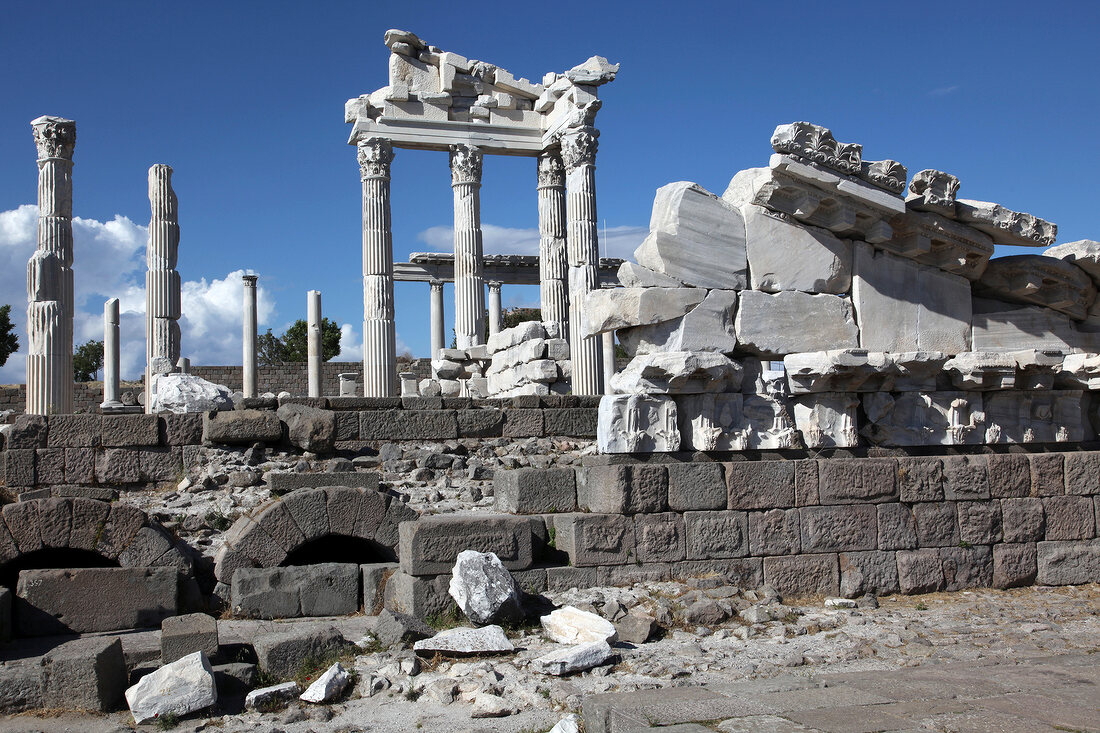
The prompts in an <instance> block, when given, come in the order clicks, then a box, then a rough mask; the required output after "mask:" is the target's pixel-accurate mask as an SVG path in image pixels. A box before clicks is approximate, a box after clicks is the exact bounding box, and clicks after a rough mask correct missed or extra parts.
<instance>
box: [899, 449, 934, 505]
mask: <svg viewBox="0 0 1100 733" xmlns="http://www.w3.org/2000/svg"><path fill="white" fill-rule="evenodd" d="M897 462H898V498H900V499H901V500H902V501H904V502H908V503H913V502H917V501H943V462H942V461H941V460H940V459H939V458H898V459H897Z"/></svg>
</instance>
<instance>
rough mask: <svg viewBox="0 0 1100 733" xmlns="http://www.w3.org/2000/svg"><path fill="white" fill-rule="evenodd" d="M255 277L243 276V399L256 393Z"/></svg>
mask: <svg viewBox="0 0 1100 733" xmlns="http://www.w3.org/2000/svg"><path fill="white" fill-rule="evenodd" d="M257 279H258V278H257V277H256V275H245V276H243V277H242V278H241V280H242V281H244V303H243V306H244V319H243V320H244V330H243V333H242V334H241V336H242V339H241V341H242V343H243V345H244V349H243V350H244V358H243V364H244V369H243V372H244V380H243V381H244V385H243V389H242V390H241V391H242V392H243V393H244V396H245V397H255V396H256V395H257V392H256V280H257Z"/></svg>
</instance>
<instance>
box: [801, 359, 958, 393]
mask: <svg viewBox="0 0 1100 733" xmlns="http://www.w3.org/2000/svg"><path fill="white" fill-rule="evenodd" d="M946 360H947V356H946V355H945V354H943V353H941V352H938V351H911V352H907V353H901V354H891V353H884V352H881V351H867V350H866V349H833V350H831V351H815V352H810V353H802V354H788V355H787V356H785V357H783V366H784V369H785V371H786V375H787V381H788V383H789V384H790V391H791V392H792V393H793V394H806V393H809V392H914V391H931V390H934V389H936V380H937V377H938V376H939V374H940V371H941V370H942V368H943V364H944V362H945V361H946Z"/></svg>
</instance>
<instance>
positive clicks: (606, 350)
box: [600, 331, 615, 394]
mask: <svg viewBox="0 0 1100 733" xmlns="http://www.w3.org/2000/svg"><path fill="white" fill-rule="evenodd" d="M600 348H601V349H603V389H604V394H613V391H612V389H611V378H612V377H614V376H615V332H614V331H604V332H603V333H601V334H600Z"/></svg>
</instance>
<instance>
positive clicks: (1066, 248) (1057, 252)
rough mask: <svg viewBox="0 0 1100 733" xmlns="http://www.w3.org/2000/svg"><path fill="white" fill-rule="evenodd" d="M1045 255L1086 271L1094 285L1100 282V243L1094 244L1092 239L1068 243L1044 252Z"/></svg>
mask: <svg viewBox="0 0 1100 733" xmlns="http://www.w3.org/2000/svg"><path fill="white" fill-rule="evenodd" d="M1043 255H1044V256H1046V257H1056V258H1058V259H1060V260H1064V261H1065V262H1072V263H1073V264H1074V265H1077V266H1078V267H1080V268H1081V269H1082V270H1084V271H1085V272H1086V273H1087V274H1088V276H1089V277H1091V278H1092V281H1093V282H1094V283H1095V282H1100V242H1094V241H1092V240H1091V239H1080V240H1078V241H1076V242H1066V243H1065V244H1059V245H1057V246H1055V247H1051V248H1050V249H1048V250H1046V251H1045V252H1043Z"/></svg>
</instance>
